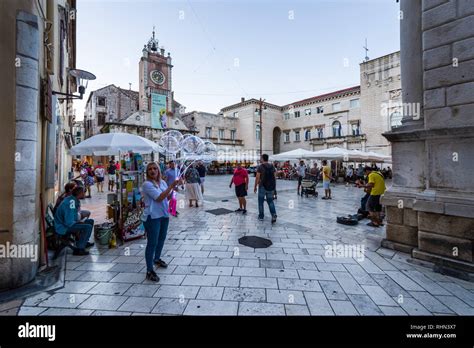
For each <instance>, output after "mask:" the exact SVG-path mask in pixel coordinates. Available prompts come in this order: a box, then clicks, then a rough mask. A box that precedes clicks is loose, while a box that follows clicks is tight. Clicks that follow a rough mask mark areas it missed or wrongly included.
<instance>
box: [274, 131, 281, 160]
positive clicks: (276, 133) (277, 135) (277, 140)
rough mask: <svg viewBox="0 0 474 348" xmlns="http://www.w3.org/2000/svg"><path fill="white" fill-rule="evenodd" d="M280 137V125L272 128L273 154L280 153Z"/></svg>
mask: <svg viewBox="0 0 474 348" xmlns="http://www.w3.org/2000/svg"><path fill="white" fill-rule="evenodd" d="M280 138H281V129H280V127H275V128H273V154H277V153H280Z"/></svg>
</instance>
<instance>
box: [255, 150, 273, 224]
mask: <svg viewBox="0 0 474 348" xmlns="http://www.w3.org/2000/svg"><path fill="white" fill-rule="evenodd" d="M261 162H262V163H261V164H260V165H259V166H258V168H257V177H256V178H255V186H254V189H253V191H254V193H257V187H258V220H260V221H263V218H264V210H263V201H264V200H265V199H266V201H267V204H268V208H269V209H270V214H271V215H272V224H273V223H275V222H276V219H277V214H276V209H275V203H274V202H273V195H274V191H275V189H276V176H275V167H274V166H273V165H272V164H271V163H268V155H267V154H266V153H264V154H263V155H262V156H261Z"/></svg>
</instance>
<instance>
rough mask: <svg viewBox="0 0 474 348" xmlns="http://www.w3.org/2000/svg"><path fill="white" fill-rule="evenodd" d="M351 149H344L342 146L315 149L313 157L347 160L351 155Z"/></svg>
mask: <svg viewBox="0 0 474 348" xmlns="http://www.w3.org/2000/svg"><path fill="white" fill-rule="evenodd" d="M350 154H351V150H347V149H343V148H341V147H330V148H329V149H324V150H319V151H315V152H314V153H313V157H312V158H315V159H321V160H323V159H326V160H338V161H343V160H347V159H348V158H349V157H350Z"/></svg>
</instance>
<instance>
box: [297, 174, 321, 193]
mask: <svg viewBox="0 0 474 348" xmlns="http://www.w3.org/2000/svg"><path fill="white" fill-rule="evenodd" d="M317 185H318V179H317V177H316V176H315V175H311V174H307V175H306V176H305V177H304V178H303V180H302V181H301V197H303V195H305V196H306V197H308V196H309V195H313V196H314V197H318V191H316V186H317Z"/></svg>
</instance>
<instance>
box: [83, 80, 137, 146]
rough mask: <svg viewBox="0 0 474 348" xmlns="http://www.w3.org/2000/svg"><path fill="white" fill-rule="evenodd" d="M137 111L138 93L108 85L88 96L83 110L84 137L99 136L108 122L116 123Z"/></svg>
mask: <svg viewBox="0 0 474 348" xmlns="http://www.w3.org/2000/svg"><path fill="white" fill-rule="evenodd" d="M138 109H139V99H138V92H136V91H132V90H126V89H123V88H120V87H117V86H115V85H108V86H106V87H103V88H100V89H98V90H95V91H92V92H91V93H90V94H89V98H88V99H87V103H86V106H85V109H84V129H85V136H86V138H89V137H91V136H93V135H96V134H99V133H100V129H101V128H102V127H103V126H104V125H105V124H106V123H108V122H118V121H119V120H122V119H124V118H125V117H126V116H129V115H131V114H132V113H134V112H135V111H137V110H138Z"/></svg>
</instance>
